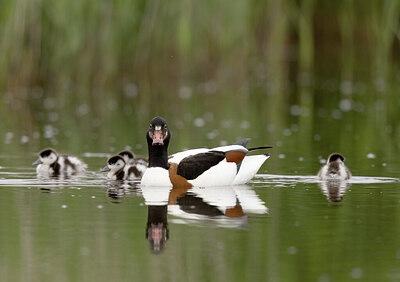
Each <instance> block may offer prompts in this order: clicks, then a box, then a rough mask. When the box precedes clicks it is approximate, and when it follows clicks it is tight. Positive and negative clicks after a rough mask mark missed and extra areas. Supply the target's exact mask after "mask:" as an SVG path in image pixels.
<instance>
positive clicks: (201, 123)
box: [193, 117, 206, 127]
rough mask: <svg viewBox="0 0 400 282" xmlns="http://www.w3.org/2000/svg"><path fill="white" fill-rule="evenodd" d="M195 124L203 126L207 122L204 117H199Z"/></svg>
mask: <svg viewBox="0 0 400 282" xmlns="http://www.w3.org/2000/svg"><path fill="white" fill-rule="evenodd" d="M193 124H194V126H196V127H203V126H204V125H205V124H206V122H205V121H204V119H202V118H200V117H198V118H195V119H194V121H193Z"/></svg>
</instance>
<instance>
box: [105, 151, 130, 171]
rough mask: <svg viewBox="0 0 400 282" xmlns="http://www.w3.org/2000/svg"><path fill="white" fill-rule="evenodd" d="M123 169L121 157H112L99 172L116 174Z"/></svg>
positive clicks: (123, 163)
mask: <svg viewBox="0 0 400 282" xmlns="http://www.w3.org/2000/svg"><path fill="white" fill-rule="evenodd" d="M124 167H125V161H124V158H123V157H121V156H120V155H116V156H113V157H111V158H109V159H108V161H107V165H106V166H105V167H103V168H102V169H101V170H100V171H101V172H107V171H112V172H117V171H119V170H121V169H123V168H124Z"/></svg>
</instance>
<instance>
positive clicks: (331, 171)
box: [318, 153, 351, 180]
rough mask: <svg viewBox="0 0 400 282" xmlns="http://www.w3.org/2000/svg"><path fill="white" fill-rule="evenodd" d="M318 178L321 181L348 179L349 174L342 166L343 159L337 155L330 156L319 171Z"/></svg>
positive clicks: (343, 165) (344, 166)
mask: <svg viewBox="0 0 400 282" xmlns="http://www.w3.org/2000/svg"><path fill="white" fill-rule="evenodd" d="M318 178H320V179H322V180H348V179H350V178H351V173H350V171H349V169H348V168H347V167H346V165H345V164H344V157H343V156H342V155H341V154H339V153H333V154H331V155H330V156H329V158H328V161H327V162H326V164H325V165H324V166H323V167H322V168H321V169H320V170H319V172H318Z"/></svg>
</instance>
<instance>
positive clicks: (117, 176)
mask: <svg viewBox="0 0 400 282" xmlns="http://www.w3.org/2000/svg"><path fill="white" fill-rule="evenodd" d="M143 167H144V166H143V165H133V164H127V163H126V161H125V160H124V158H123V157H122V156H120V155H116V156H112V157H111V158H109V159H108V161H107V165H106V166H105V167H104V168H102V169H101V170H100V171H101V172H108V173H107V178H108V179H111V180H134V179H140V178H141V177H142V175H143V171H144V170H143V171H141V169H142V168H143Z"/></svg>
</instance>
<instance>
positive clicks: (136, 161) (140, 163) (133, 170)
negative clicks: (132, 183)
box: [118, 150, 149, 179]
mask: <svg viewBox="0 0 400 282" xmlns="http://www.w3.org/2000/svg"><path fill="white" fill-rule="evenodd" d="M118 155H119V156H121V157H123V158H124V161H125V163H126V164H127V165H128V166H130V171H129V173H130V174H131V175H130V179H140V178H142V176H143V173H144V172H145V171H146V169H147V167H148V166H149V161H148V160H147V159H145V158H136V157H135V154H134V153H133V152H132V151H129V150H125V151H121V152H119V153H118Z"/></svg>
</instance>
